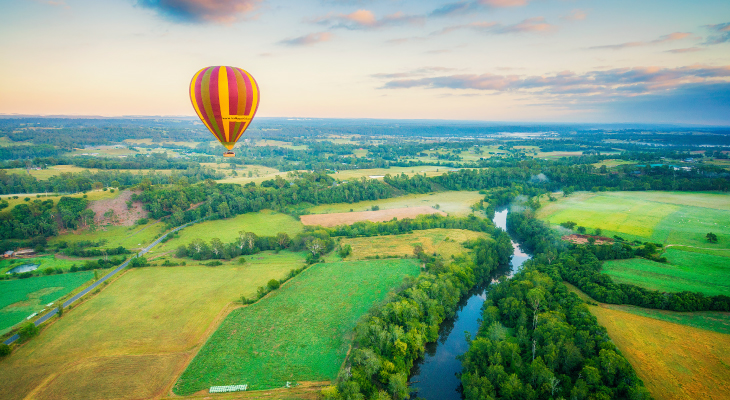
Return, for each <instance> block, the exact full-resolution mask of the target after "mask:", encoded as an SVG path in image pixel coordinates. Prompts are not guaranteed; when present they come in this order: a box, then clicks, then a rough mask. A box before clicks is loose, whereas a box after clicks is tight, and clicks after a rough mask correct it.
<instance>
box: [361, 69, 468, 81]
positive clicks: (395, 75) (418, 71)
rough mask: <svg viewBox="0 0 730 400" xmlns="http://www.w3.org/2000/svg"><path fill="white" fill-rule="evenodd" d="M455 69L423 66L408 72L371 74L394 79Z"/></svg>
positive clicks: (376, 76)
mask: <svg viewBox="0 0 730 400" xmlns="http://www.w3.org/2000/svg"><path fill="white" fill-rule="evenodd" d="M450 71H455V69H454V68H447V67H423V68H418V69H414V70H411V71H408V72H396V73H390V74H373V75H371V76H372V77H374V78H380V79H394V78H409V77H414V76H422V75H427V74H431V73H437V72H450Z"/></svg>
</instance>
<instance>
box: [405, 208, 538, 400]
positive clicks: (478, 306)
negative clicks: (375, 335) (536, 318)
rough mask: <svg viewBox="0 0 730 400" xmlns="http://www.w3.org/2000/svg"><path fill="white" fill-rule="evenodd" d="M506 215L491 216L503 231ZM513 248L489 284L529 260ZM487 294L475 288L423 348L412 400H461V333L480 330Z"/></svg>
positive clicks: (413, 373)
mask: <svg viewBox="0 0 730 400" xmlns="http://www.w3.org/2000/svg"><path fill="white" fill-rule="evenodd" d="M508 213H509V210H508V209H503V210H500V211H498V212H496V213H495V214H494V220H493V221H494V224H495V225H496V226H497V227H498V228H502V229H503V230H505V231H506V230H507V214H508ZM512 246H513V247H514V249H515V251H514V253H513V254H512V262H511V263H510V266H509V268H508V269H504V270H500V271H496V272H495V274H494V276H493V278H492V282H495V281H496V280H497V279H499V278H501V277H502V276H505V275H506V276H508V277H509V276H512V275H513V274H514V273H515V272H516V271H519V270H520V268H521V267H522V263H524V262H525V261H526V260H528V259H530V256H529V255H528V254H527V253H525V252H524V251H522V249H521V248H520V245H519V244H517V243H515V242H514V241H512ZM488 290H489V287H487V288H483V287H481V288H475V289H473V290H472V292H471V293H469V295H467V296H465V298H464V299H462V301H461V302H460V303H459V308H458V309H457V312H456V316H454V318H451V319H448V320H446V321H444V322H443V324H442V325H441V329H440V330H439V338H438V341H436V342H435V343H429V344H428V345H426V354H425V355H424V356H423V358H421V359H420V360H418V361H416V364H415V365H414V366H413V370H411V378H410V379H409V385H410V388H411V399H415V398H423V399H426V400H461V398H462V396H461V392H460V391H459V389H460V387H461V381H460V380H459V378H458V376H457V374H458V373H459V372H461V361H459V360H457V359H456V357H457V356H458V355H459V354H464V353H465V352H466V351H467V350H468V349H469V345H468V344H467V343H466V335H465V334H464V333H465V332H469V334H470V335H471V337H474V336H476V333H477V330H479V322H480V319H481V316H482V313H481V310H482V304H484V300H486V298H487V292H488Z"/></svg>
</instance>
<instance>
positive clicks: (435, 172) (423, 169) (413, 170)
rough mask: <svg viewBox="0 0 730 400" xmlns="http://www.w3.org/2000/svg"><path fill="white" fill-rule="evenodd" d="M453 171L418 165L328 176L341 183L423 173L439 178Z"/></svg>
mask: <svg viewBox="0 0 730 400" xmlns="http://www.w3.org/2000/svg"><path fill="white" fill-rule="evenodd" d="M453 169H454V168H449V167H444V166H436V165H420V166H417V167H390V168H371V169H348V170H342V171H337V172H336V173H332V174H329V175H330V176H331V177H333V178H335V179H339V180H341V181H346V180H349V179H360V178H362V177H365V178H371V177H372V178H379V177H383V176H385V175H388V174H390V175H393V176H395V175H400V174H406V175H408V176H413V175H416V174H418V175H423V174H424V173H425V174H426V176H439V175H443V174H445V173H447V172H449V171H451V170H453Z"/></svg>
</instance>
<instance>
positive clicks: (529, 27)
mask: <svg viewBox="0 0 730 400" xmlns="http://www.w3.org/2000/svg"><path fill="white" fill-rule="evenodd" d="M461 29H471V30H475V31H478V32H482V33H486V34H494V35H504V34H510V33H540V32H552V31H554V30H555V29H557V28H556V26H555V25H551V24H549V23H547V22H545V18H544V17H534V18H528V19H526V20H523V21H522V22H518V23H516V24H512V25H503V24H500V23H498V22H472V23H470V24H463V25H453V26H447V27H445V28H443V29H441V30H439V31H436V32H433V33H432V34H431V35H444V34H447V33H451V32H454V31H457V30H461Z"/></svg>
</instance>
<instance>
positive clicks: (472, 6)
mask: <svg viewBox="0 0 730 400" xmlns="http://www.w3.org/2000/svg"><path fill="white" fill-rule="evenodd" d="M529 2H530V0H476V1H459V2H456V3H448V4H445V5H443V6H441V7H439V8H437V9H435V10H433V11H431V13H430V14H429V16H432V17H445V16H450V15H459V14H467V13H470V12H472V11H477V10H479V9H486V8H507V7H521V6H526V5H527V4H528V3H529Z"/></svg>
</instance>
